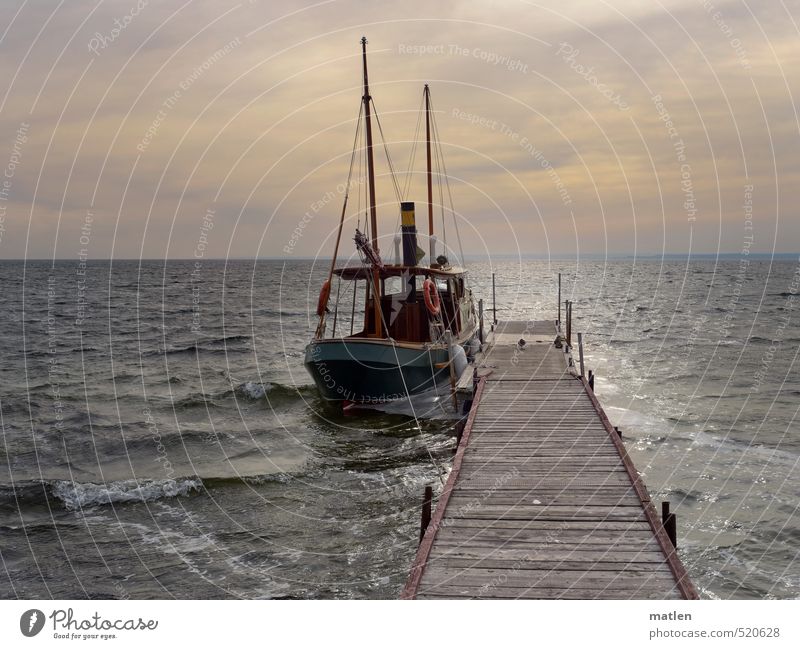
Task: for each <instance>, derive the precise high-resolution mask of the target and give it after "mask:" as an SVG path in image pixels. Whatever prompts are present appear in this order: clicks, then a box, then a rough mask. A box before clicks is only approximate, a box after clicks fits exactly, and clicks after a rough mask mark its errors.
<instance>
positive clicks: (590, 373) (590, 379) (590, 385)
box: [589, 370, 594, 392]
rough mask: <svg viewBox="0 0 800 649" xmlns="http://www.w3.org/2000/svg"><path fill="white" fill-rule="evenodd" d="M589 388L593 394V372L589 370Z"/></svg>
mask: <svg viewBox="0 0 800 649" xmlns="http://www.w3.org/2000/svg"><path fill="white" fill-rule="evenodd" d="M589 387H590V388H591V390H592V392H594V372H593V371H592V370H589Z"/></svg>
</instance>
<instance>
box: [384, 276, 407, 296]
mask: <svg viewBox="0 0 800 649" xmlns="http://www.w3.org/2000/svg"><path fill="white" fill-rule="evenodd" d="M399 293H403V278H402V277H387V278H386V279H384V280H383V294H384V295H397V294H399Z"/></svg>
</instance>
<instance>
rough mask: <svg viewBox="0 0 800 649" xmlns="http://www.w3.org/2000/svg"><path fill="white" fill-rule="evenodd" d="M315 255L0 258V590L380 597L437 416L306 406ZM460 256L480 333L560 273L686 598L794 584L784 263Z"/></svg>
mask: <svg viewBox="0 0 800 649" xmlns="http://www.w3.org/2000/svg"><path fill="white" fill-rule="evenodd" d="M328 263H329V262H326V261H324V260H322V261H316V262H315V261H307V260H289V261H282V260H227V261H225V260H220V261H210V260H202V262H201V261H197V260H187V261H166V262H165V261H163V260H162V261H138V260H134V261H113V262H111V261H108V260H105V261H86V260H75V261H72V260H69V261H56V262H52V261H26V262H22V261H6V262H0V286H2V296H1V297H0V303H1V304H2V309H1V310H0V321H1V322H2V335H0V429H2V444H0V560H1V561H2V567H1V568H0V597H2V598H5V599H8V598H26V599H32V598H112V599H140V598H164V599H171V598H178V599H181V598H193V599H194V598H201V599H205V598H300V599H302V598H314V599H319V598H322V599H328V598H333V599H348V598H379V599H385V598H395V597H397V596H398V594H399V592H400V590H401V589H402V587H403V584H404V582H405V580H406V576H407V574H408V570H409V567H410V565H411V562H412V559H413V557H414V554H415V552H416V548H417V544H418V540H419V519H420V508H421V503H422V499H423V493H424V489H425V486H426V485H432V486H433V487H434V493H435V494H437V495H438V494H439V493H440V492H441V486H442V482H443V480H445V479H446V476H447V473H448V471H449V470H450V467H451V464H452V459H453V453H454V448H455V436H454V429H455V423H456V421H457V413H455V412H454V411H452V407H451V406H449V399H448V398H447V395H443V396H441V395H432V396H431V395H429V396H428V397H426V398H425V400H424V401H423V402H421V403H414V402H411V403H408V404H393V405H392V406H391V407H389V408H387V409H385V410H377V409H364V410H357V411H354V412H350V413H348V414H347V415H345V414H343V413H342V412H341V410H340V409H338V408H332V407H330V406H329V405H327V404H325V403H323V402H322V400H321V399H320V397H319V396H318V394H317V391H316V389H315V387H314V385H313V383H312V381H311V379H310V377H309V375H308V374H307V373H306V371H305V369H304V367H303V356H304V347H305V345H306V344H307V343H308V341H309V339H310V338H311V336H312V335H313V332H314V328H315V326H316V315H315V310H316V302H317V295H318V291H319V288H320V285H321V283H322V281H323V279H324V278H325V276H326V274H327V270H328ZM467 267H468V268H469V271H470V286H471V288H472V290H473V292H474V294H475V296H476V298H482V299H483V300H484V305H485V310H486V323H487V327H488V326H489V323H490V322H491V319H492V316H493V311H492V309H493V308H496V310H497V317H498V318H499V319H522V320H525V319H531V320H538V319H553V320H554V319H555V318H556V317H557V302H558V297H557V296H558V292H557V286H558V282H557V277H558V274H559V273H561V278H562V288H561V291H562V293H561V297H562V300H567V299H569V300H572V301H573V305H574V306H573V330H574V331H575V332H578V331H580V332H581V333H583V337H584V347H585V362H586V366H587V369H591V370H592V371H593V372H594V374H595V376H596V382H595V391H596V394H597V396H598V398H599V400H600V402H601V403H602V405H603V406H604V408H605V409H606V411H607V413H608V415H609V417H610V419H611V421H612V423H613V424H614V425H617V426H619V427H620V429H621V431H622V434H623V440H624V443H625V445H626V446H627V449H628V451H629V453H630V455H631V457H632V459H633V461H634V463H635V465H636V466H637V468H638V470H639V471H640V473H641V474H642V476H643V477H644V480H645V483H646V484H647V486H648V488H649V490H650V492H651V494H652V498H653V501H654V502H655V503H656V504H658V502H660V501H661V500H669V501H670V503H671V506H672V511H674V512H675V513H676V514H677V521H678V545H679V552H680V555H681V558H682V559H683V562H684V563H685V565H686V567H687V569H688V572H689V574H690V575H691V578H692V579H693V581H694V583H695V585H696V586H697V588H698V590H699V592H700V594H701V596H702V597H704V598H721V599H730V598H734V599H743V598H753V599H763V598H797V597H800V560H799V559H800V555H799V554H798V552H800V512H798V505H799V504H800V471H798V461H799V460H800V424H798V408H799V407H800V398H799V397H800V372H799V371H798V370H799V369H800V364H798V351H800V323H799V322H798V313H797V311H798V307H799V306H800V305H798V303H797V301H796V299H795V298H796V293H797V292H798V289H800V267H799V266H798V261H797V259H796V258H788V259H780V260H777V259H772V260H770V259H751V258H747V257H743V258H741V259H739V258H732V259H716V260H715V259H691V258H689V259H681V258H676V259H634V258H631V259H615V260H574V259H572V260H519V259H517V260H510V259H501V260H499V261H498V260H494V261H486V260H484V261H475V262H471V263H468V264H467ZM493 274H494V276H495V284H496V299H495V301H494V303H493V300H492V275H493ZM336 290H337V289H336V287H334V292H336ZM346 317H349V316H347V315H346V314H343V315H342V322H341V323H340V324H339V327H340V331H341V330H343V329H344V328H345V327H346V326H348V325H347V324H346Z"/></svg>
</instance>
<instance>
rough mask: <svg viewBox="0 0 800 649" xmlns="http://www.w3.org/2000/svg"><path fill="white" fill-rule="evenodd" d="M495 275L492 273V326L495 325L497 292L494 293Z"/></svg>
mask: <svg viewBox="0 0 800 649" xmlns="http://www.w3.org/2000/svg"><path fill="white" fill-rule="evenodd" d="M494 280H495V274H494V273H492V311H493V312H494V324H497V292H496V291H495V281H494Z"/></svg>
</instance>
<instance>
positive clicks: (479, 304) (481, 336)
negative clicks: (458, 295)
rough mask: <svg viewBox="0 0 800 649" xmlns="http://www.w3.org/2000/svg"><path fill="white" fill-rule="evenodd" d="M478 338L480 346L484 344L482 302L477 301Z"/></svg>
mask: <svg viewBox="0 0 800 649" xmlns="http://www.w3.org/2000/svg"><path fill="white" fill-rule="evenodd" d="M478 323H479V329H478V336H479V339H480V341H481V345H482V344H483V343H484V342H485V340H484V337H483V300H478Z"/></svg>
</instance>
